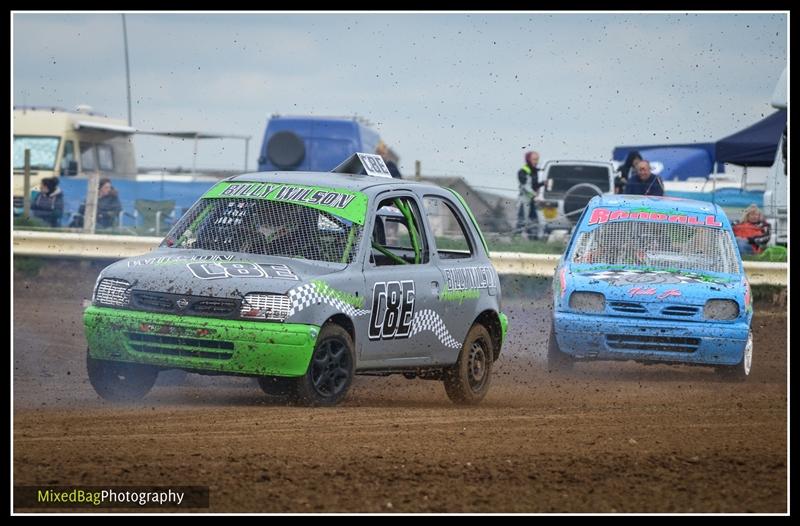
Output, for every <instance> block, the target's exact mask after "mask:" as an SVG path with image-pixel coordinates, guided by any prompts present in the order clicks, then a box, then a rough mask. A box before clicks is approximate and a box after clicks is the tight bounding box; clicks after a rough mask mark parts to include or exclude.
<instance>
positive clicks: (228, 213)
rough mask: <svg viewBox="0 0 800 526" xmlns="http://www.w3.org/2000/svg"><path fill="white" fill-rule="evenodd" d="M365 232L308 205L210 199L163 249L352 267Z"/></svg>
mask: <svg viewBox="0 0 800 526" xmlns="http://www.w3.org/2000/svg"><path fill="white" fill-rule="evenodd" d="M362 230H363V228H362V227H361V225H359V224H357V223H354V222H352V221H349V220H347V219H344V218H341V217H337V216H336V215H333V214H331V213H329V212H326V211H324V210H318V209H316V208H311V207H309V206H305V205H300V204H295V203H285V202H278V201H268V200H261V199H236V198H214V199H209V198H204V199H201V200H200V201H198V202H197V203H196V204H195V205H194V206H193V207H192V208H191V210H189V212H187V213H186V215H184V216H183V217H182V218H181V220H180V221H179V222H178V224H176V225H175V227H174V228H173V229H172V230H171V231H170V232H169V234H168V235H167V237H166V238H165V239H164V242H163V243H162V244H161V246H162V247H171V248H193V249H202V250H214V251H221V252H243V253H246V254H258V255H265V256H282V257H291V258H303V259H310V260H313V261H327V262H337V263H350V262H351V261H352V260H353V257H354V256H355V254H356V252H357V249H358V244H359V242H360V241H361V233H362Z"/></svg>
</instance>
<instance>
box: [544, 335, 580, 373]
mask: <svg viewBox="0 0 800 526" xmlns="http://www.w3.org/2000/svg"><path fill="white" fill-rule="evenodd" d="M574 364H575V360H573V359H572V356H570V355H569V354H567V353H565V352H561V349H560V348H559V347H558V341H557V340H556V328H555V324H552V325H550V337H549V338H548V340H547V368H548V369H549V370H551V371H569V370H571V369H572V366H573V365H574Z"/></svg>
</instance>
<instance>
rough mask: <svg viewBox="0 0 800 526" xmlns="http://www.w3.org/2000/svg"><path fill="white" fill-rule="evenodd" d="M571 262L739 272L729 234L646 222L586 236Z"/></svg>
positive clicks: (614, 226)
mask: <svg viewBox="0 0 800 526" xmlns="http://www.w3.org/2000/svg"><path fill="white" fill-rule="evenodd" d="M571 261H572V262H573V263H591V264H606V265H629V266H639V267H653V268H660V269H664V270H668V269H681V270H693V271H705V272H721V273H726V274H735V273H738V271H739V267H738V259H737V257H736V253H735V252H734V249H733V243H732V241H731V238H730V236H729V234H728V232H727V231H725V230H723V229H719V228H708V227H702V226H692V225H683V224H677V223H649V222H644V221H619V222H615V223H607V224H605V225H600V226H598V227H597V228H595V229H594V230H592V231H591V232H583V233H582V234H581V235H580V237H579V238H578V240H577V242H576V243H575V249H574V250H573V252H572V258H571Z"/></svg>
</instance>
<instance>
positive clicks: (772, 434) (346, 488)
mask: <svg viewBox="0 0 800 526" xmlns="http://www.w3.org/2000/svg"><path fill="white" fill-rule="evenodd" d="M45 272H46V273H48V274H51V275H55V276H58V277H59V279H58V281H56V280H48V279H43V278H37V279H26V278H24V277H22V276H19V275H17V277H16V280H15V284H14V295H15V296H14V309H15V312H14V336H13V341H14V474H13V475H14V484H15V485H25V484H28V485H33V484H37V485H66V484H82V485H170V484H172V485H206V486H210V491H211V511H242V512H314V511H324V512H337V511H363V512H615V511H616V512H773V513H785V512H786V511H787V499H786V491H787V487H786V482H787V455H786V450H787V443H786V433H787V424H786V422H787V403H786V353H787V345H786V311H785V308H784V309H775V308H770V307H767V306H763V305H756V316H755V318H754V323H753V327H754V330H755V352H754V360H753V364H754V365H753V367H754V372H753V375H752V377H751V378H750V379H749V380H748V382H747V383H745V384H736V383H729V382H725V381H722V380H720V379H718V378H717V376H716V375H715V374H714V373H713V371H712V370H710V369H705V368H691V367H678V366H663V365H659V366H643V365H639V364H634V363H589V364H579V365H578V366H577V368H576V370H575V372H573V373H571V374H570V375H569V376H561V375H556V374H554V373H549V372H548V371H547V370H546V368H545V356H544V355H545V339H546V336H547V335H546V327H547V326H548V321H549V311H548V304H547V301H546V299H545V298H544V297H543V298H540V299H537V300H536V301H535V302H534V303H533V304H531V303H530V302H529V303H527V304H526V303H523V302H521V301H520V300H514V301H508V302H506V304H507V307H506V310H508V311H509V314H510V323H511V330H510V336H509V341H508V343H507V345H506V346H505V347H504V351H503V353H504V354H503V356H502V357H501V359H500V360H499V361H498V362H497V364H496V365H497V368H496V370H495V377H494V379H493V385H492V389H491V391H490V394H489V396H488V397H487V399H486V400H485V401H484V403H483V404H482V405H481V406H479V407H477V408H468V409H463V408H458V407H456V406H453V405H452V404H450V402H449V401H448V400H447V397H446V395H445V393H444V389H443V387H442V386H441V384H440V383H439V382H431V381H422V380H414V381H408V380H405V379H403V378H395V377H392V378H369V377H358V378H357V379H356V382H355V384H354V387H353V390H352V391H351V393H350V395H349V397H348V399H347V401H346V402H345V403H344V404H343V405H342V406H340V407H337V408H332V409H304V408H295V407H283V406H280V405H275V404H273V403H271V402H270V400H269V399H268V398H267V397H266V396H265V395H262V394H261V391H260V390H259V389H258V387H257V386H256V384H255V382H254V381H252V380H250V379H228V378H208V377H201V376H198V375H189V377H188V378H187V379H186V381H185V384H183V385H164V384H165V383H167V382H161V383H162V385H158V386H157V387H156V388H155V389H154V390H153V392H152V393H151V394H150V395H149V396H148V397H147V398H146V399H145V401H144V402H142V403H141V404H139V405H133V406H116V405H111V404H108V403H105V402H103V401H102V400H100V399H99V398H98V397H97V395H95V393H94V391H93V390H92V388H91V386H90V385H89V383H88V379H87V378H86V373H85V366H84V359H85V340H84V336H83V328H82V323H81V311H82V309H81V300H82V299H83V298H84V297H87V296H89V295H90V294H91V288H92V285H93V283H94V279H95V277H96V273H97V270H96V269H95V268H88V269H82V270H81V269H79V268H78V267H77V266H72V265H69V266H68V265H58V266H52V267H49V268H48V269H46V270H45ZM160 381H161V380H160ZM17 511H29V510H22V509H19V510H17ZM50 511H52V510H50ZM129 511H130V510H129ZM203 511H207V510H203Z"/></svg>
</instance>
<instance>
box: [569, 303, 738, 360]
mask: <svg viewBox="0 0 800 526" xmlns="http://www.w3.org/2000/svg"><path fill="white" fill-rule="evenodd" d="M553 317H554V323H555V334H556V341H557V342H558V346H559V348H560V350H561V351H562V352H564V353H567V354H569V355H571V356H573V357H575V358H585V359H598V360H637V361H644V362H670V363H687V364H708V365H736V364H738V363H739V362H740V361H741V360H742V356H743V354H744V348H745V345H746V344H747V336H748V333H749V331H750V327H749V325H748V324H746V323H700V322H693V323H686V322H683V323H681V322H680V321H679V320H678V321H675V320H649V319H644V318H629V317H620V316H594V315H584V314H574V313H568V312H556V313H554V316H553Z"/></svg>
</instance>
